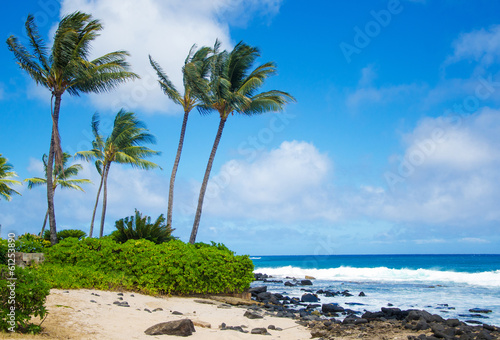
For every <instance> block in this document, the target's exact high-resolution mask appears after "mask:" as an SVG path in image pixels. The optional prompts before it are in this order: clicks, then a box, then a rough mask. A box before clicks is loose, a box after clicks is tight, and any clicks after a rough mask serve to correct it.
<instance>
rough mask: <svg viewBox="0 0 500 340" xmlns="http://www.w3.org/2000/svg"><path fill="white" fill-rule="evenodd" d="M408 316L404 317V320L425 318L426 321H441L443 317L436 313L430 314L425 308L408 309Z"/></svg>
mask: <svg viewBox="0 0 500 340" xmlns="http://www.w3.org/2000/svg"><path fill="white" fill-rule="evenodd" d="M407 312H409V313H408V316H407V317H406V321H411V320H420V319H422V320H425V321H426V322H428V323H430V322H443V321H444V319H443V318H442V317H440V316H439V315H437V314H431V313H429V312H427V311H425V310H410V311H407Z"/></svg>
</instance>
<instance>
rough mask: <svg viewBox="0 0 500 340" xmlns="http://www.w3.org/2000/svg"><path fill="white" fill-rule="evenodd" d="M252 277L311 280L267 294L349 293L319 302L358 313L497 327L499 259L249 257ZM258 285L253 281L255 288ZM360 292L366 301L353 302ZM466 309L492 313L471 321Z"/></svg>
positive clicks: (271, 286)
mask: <svg viewBox="0 0 500 340" xmlns="http://www.w3.org/2000/svg"><path fill="white" fill-rule="evenodd" d="M251 258H252V260H253V262H254V265H255V272H260V273H266V274H268V275H272V276H273V277H275V278H279V279H283V280H286V279H285V278H286V277H295V278H297V279H303V278H305V276H306V275H307V276H312V277H314V278H315V280H313V281H314V285H313V287H312V288H311V287H300V286H298V287H285V286H284V285H283V284H282V283H281V284H280V283H270V284H268V289H269V290H270V291H273V292H279V293H286V294H287V295H289V296H290V297H293V296H297V297H300V296H301V295H302V294H303V293H304V291H301V288H311V289H312V290H313V291H316V290H318V289H323V290H325V289H330V290H335V291H337V290H340V291H343V290H346V289H347V290H349V291H350V292H351V293H352V294H354V296H353V297H334V298H326V297H322V296H320V297H321V302H322V303H330V302H335V303H340V304H345V306H344V307H345V308H351V309H354V310H357V311H360V312H363V311H365V310H369V311H376V310H380V308H381V307H385V306H387V305H388V304H393V305H394V307H399V308H401V309H409V308H417V309H425V310H428V311H429V312H431V313H434V314H440V315H441V316H443V317H445V318H459V319H460V320H462V321H468V320H474V321H480V322H484V323H489V324H494V325H500V255H329V256H254V257H251ZM259 284H262V283H259V282H256V283H254V285H259ZM361 291H363V292H364V293H365V294H366V295H367V296H366V297H358V296H357V295H358V294H359V292H361ZM471 308H486V309H490V310H492V313H488V314H485V315H482V316H477V315H476V316H474V315H472V313H470V312H469V309H471Z"/></svg>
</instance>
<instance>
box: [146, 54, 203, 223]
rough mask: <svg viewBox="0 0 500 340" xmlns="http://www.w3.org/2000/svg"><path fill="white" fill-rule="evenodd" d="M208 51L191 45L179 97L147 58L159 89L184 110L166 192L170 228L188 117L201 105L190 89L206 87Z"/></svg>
mask: <svg viewBox="0 0 500 340" xmlns="http://www.w3.org/2000/svg"><path fill="white" fill-rule="evenodd" d="M210 51H211V49H210V48H208V47H202V48H201V49H199V50H196V45H193V46H192V47H191V49H190V50H189V54H188V56H187V58H186V60H185V61H184V67H183V68H182V74H183V83H184V95H181V94H180V93H179V91H177V89H176V88H175V86H174V84H173V83H172V82H171V81H170V79H169V78H168V76H167V75H166V74H165V72H163V70H162V68H161V67H160V65H159V64H158V63H157V62H156V61H154V60H153V58H152V57H151V56H149V62H150V63H151V66H152V67H153V68H154V70H155V71H156V74H157V75H158V83H159V84H160V87H161V89H162V90H163V92H164V93H165V94H166V95H167V96H168V97H169V98H170V99H171V100H172V101H173V102H174V103H176V104H178V105H181V106H182V109H183V110H184V118H183V120H182V127H181V135H180V138H179V145H178V146H177V154H176V155H175V161H174V166H173V168H172V173H171V175H170V187H169V190H168V208H167V225H170V226H171V225H172V209H173V204H174V183H175V176H176V174H177V168H178V167H179V161H180V159H181V153H182V147H183V145H184V135H185V133H186V125H187V121H188V116H189V113H190V112H191V110H192V109H194V108H195V107H197V106H198V105H202V104H203V103H202V102H201V101H200V100H199V99H198V98H197V97H196V96H194V95H193V91H192V87H193V86H197V87H198V88H201V87H203V86H206V85H207V83H208V79H207V76H208V70H209V67H208V65H209V64H208V60H209V58H208V54H209V53H210ZM193 81H197V82H198V84H194V85H192V84H191V83H192V82H193Z"/></svg>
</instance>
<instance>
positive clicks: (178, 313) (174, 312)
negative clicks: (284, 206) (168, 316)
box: [153, 309, 184, 315]
mask: <svg viewBox="0 0 500 340" xmlns="http://www.w3.org/2000/svg"><path fill="white" fill-rule="evenodd" d="M154 311H156V309H155V310H153V312H154ZM172 315H184V314H183V313H181V312H178V311H173V312H172Z"/></svg>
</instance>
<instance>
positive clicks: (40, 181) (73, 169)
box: [24, 152, 92, 241]
mask: <svg viewBox="0 0 500 340" xmlns="http://www.w3.org/2000/svg"><path fill="white" fill-rule="evenodd" d="M70 158H71V155H70V154H69V153H67V152H65V153H63V160H62V167H60V166H55V167H54V170H53V179H52V186H53V187H54V192H55V191H56V188H57V187H58V186H60V187H61V188H63V189H65V188H66V189H74V190H80V191H83V192H85V190H83V189H82V187H81V186H80V184H86V183H92V182H91V181H90V180H88V179H71V177H74V176H76V175H78V173H79V172H80V170H82V169H83V168H82V166H81V165H80V164H73V165H71V166H67V164H68V161H69V159H70ZM47 159H48V156H47V155H46V154H44V155H43V156H42V162H43V168H44V171H45V178H40V177H33V178H26V179H25V180H24V181H25V182H28V189H33V188H34V187H38V186H41V185H47ZM48 217H49V210H48V209H47V212H46V213H45V219H44V220H43V226H42V231H41V232H40V235H43V236H44V238H45V239H46V240H49V241H50V231H49V234H48V235H49V238H47V237H46V236H45V234H44V230H45V225H46V224H47V218H48ZM58 239H59V238H58Z"/></svg>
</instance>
